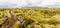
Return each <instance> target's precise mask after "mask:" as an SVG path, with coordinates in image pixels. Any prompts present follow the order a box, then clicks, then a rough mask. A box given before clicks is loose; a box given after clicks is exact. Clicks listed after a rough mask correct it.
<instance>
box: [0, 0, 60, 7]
mask: <svg viewBox="0 0 60 28" xmlns="http://www.w3.org/2000/svg"><path fill="white" fill-rule="evenodd" d="M20 7H60V0H0V8H20Z"/></svg>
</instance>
